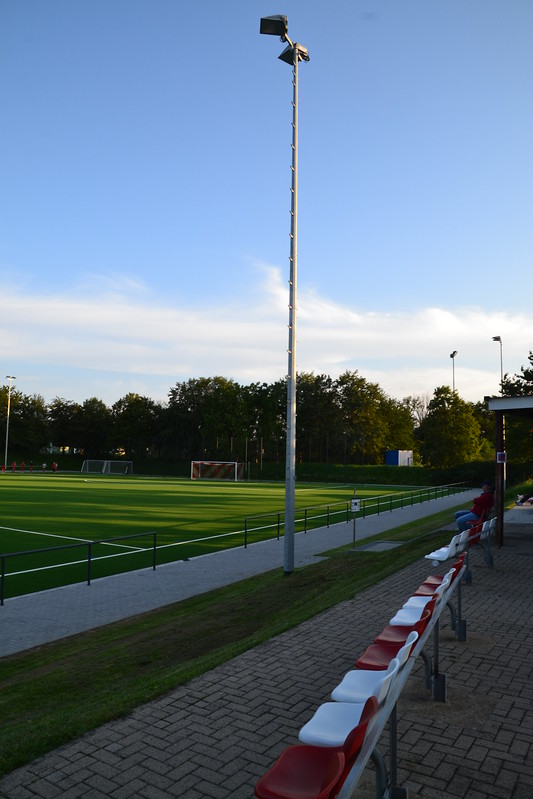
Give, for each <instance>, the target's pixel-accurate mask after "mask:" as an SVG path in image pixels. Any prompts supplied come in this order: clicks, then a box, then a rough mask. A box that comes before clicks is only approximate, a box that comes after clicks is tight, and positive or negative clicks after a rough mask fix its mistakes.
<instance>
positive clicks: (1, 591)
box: [0, 555, 6, 605]
mask: <svg viewBox="0 0 533 799" xmlns="http://www.w3.org/2000/svg"><path fill="white" fill-rule="evenodd" d="M5 582H6V556H5V555H2V584H1V585H0V605H3V604H4V588H5Z"/></svg>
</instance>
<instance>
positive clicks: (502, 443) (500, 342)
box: [492, 336, 507, 491]
mask: <svg viewBox="0 0 533 799" xmlns="http://www.w3.org/2000/svg"><path fill="white" fill-rule="evenodd" d="M492 340H493V341H497V342H498V343H499V345H500V394H501V395H502V397H503V341H502V337H501V336H493V337H492ZM501 445H502V449H501V451H502V452H505V414H502V440H501ZM502 473H503V490H504V491H505V489H506V488H507V464H506V463H505V461H504V463H503V470H502Z"/></svg>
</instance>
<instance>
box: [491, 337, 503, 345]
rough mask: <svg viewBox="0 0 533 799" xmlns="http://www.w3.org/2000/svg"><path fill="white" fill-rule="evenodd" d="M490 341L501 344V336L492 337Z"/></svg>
mask: <svg viewBox="0 0 533 799" xmlns="http://www.w3.org/2000/svg"><path fill="white" fill-rule="evenodd" d="M492 340H493V341H499V342H500V344H501V341H502V337H501V336H493V337H492Z"/></svg>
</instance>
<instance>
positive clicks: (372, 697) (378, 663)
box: [255, 554, 465, 799]
mask: <svg viewBox="0 0 533 799" xmlns="http://www.w3.org/2000/svg"><path fill="white" fill-rule="evenodd" d="M464 557H465V555H464V554H462V555H461V556H460V558H459V559H458V560H457V561H456V563H454V564H453V566H452V568H451V569H450V570H449V571H448V573H447V574H446V575H444V576H440V575H433V576H429V577H428V578H426V580H425V581H424V582H423V583H422V584H421V585H420V586H419V588H418V589H417V590H416V592H415V593H414V594H413V595H412V596H411V597H410V598H409V599H408V600H407V602H405V603H404V605H403V606H402V608H400V610H398V612H397V613H396V614H395V615H394V616H393V617H392V618H391V620H390V622H389V624H388V625H387V626H386V627H385V628H384V629H383V630H382V632H381V633H380V634H379V635H378V636H377V637H376V638H375V639H374V642H373V643H372V644H371V645H370V646H368V647H367V649H366V650H365V651H364V652H363V654H362V655H361V656H360V657H359V658H358V659H357V661H356V662H355V668H354V669H352V670H350V671H348V672H347V674H346V675H345V676H344V677H343V679H342V681H341V682H340V683H339V685H338V686H337V687H336V688H335V689H334V690H333V692H332V694H331V698H332V700H333V701H332V702H326V703H324V704H322V705H320V707H319V708H318V709H317V710H316V712H315V714H314V715H313V717H312V718H311V719H310V721H308V722H307V724H305V725H304V726H303V727H302V729H301V730H300V733H299V738H300V741H301V742H302V743H301V744H300V745H296V746H290V747H288V748H287V749H285V750H284V752H282V754H281V756H280V757H279V758H278V760H277V761H276V762H275V763H274V765H273V766H272V767H271V768H270V770H269V771H268V772H267V773H266V774H265V775H264V776H263V777H262V778H261V779H260V780H259V782H258V783H257V784H256V786H255V795H256V797H258V799H333V797H335V796H337V795H338V793H339V791H340V790H341V788H342V786H343V784H344V782H345V780H346V778H347V777H348V775H349V774H350V771H351V770H352V768H353V766H354V764H355V762H356V760H357V758H358V755H359V754H360V752H361V749H362V747H363V743H364V741H365V736H367V735H368V733H369V731H370V730H372V729H373V728H374V727H377V728H378V729H377V730H376V731H377V732H380V731H381V729H382V728H383V726H384V725H385V723H386V721H387V718H388V716H389V715H390V713H391V707H389V706H387V707H385V704H386V700H387V697H388V696H389V694H390V693H391V689H392V687H393V686H394V684H395V681H398V680H399V677H400V675H401V674H402V672H403V671H404V670H405V669H406V667H407V665H408V663H409V659H410V657H411V655H412V653H413V649H414V648H415V646H416V644H417V641H419V639H420V637H421V636H422V635H423V634H424V632H425V631H426V630H427V631H428V632H429V629H430V624H431V622H432V619H433V618H435V619H438V616H439V615H440V611H441V610H442V607H443V606H444V605H445V603H446V601H447V597H448V595H449V592H450V591H451V589H452V586H453V583H454V581H455V579H456V578H457V576H458V575H459V574H460V572H461V569H462V567H463V562H464ZM391 696H392V694H391ZM394 704H395V703H394ZM388 705H390V702H389V703H388ZM380 711H382V712H381V713H380ZM377 737H379V735H378V736H377Z"/></svg>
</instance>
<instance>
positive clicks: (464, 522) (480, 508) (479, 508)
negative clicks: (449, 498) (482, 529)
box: [455, 480, 494, 533]
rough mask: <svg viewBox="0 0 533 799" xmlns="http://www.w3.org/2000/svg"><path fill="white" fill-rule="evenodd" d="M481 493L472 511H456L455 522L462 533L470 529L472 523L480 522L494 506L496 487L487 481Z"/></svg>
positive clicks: (483, 484)
mask: <svg viewBox="0 0 533 799" xmlns="http://www.w3.org/2000/svg"><path fill="white" fill-rule="evenodd" d="M481 491H482V493H481V494H480V495H479V497H475V498H474V501H473V503H472V507H471V508H470V510H458V511H456V513H455V521H456V523H457V527H458V528H459V532H460V533H462V532H463V531H464V530H466V529H467V528H468V527H470V526H471V523H472V522H473V523H474V524H475V523H476V522H479V521H480V520H481V518H482V517H484V516H486V514H487V513H488V512H489V511H490V510H491V508H492V506H493V505H494V487H493V485H492V483H491V482H490V480H485V481H484V482H483V483H482V484H481Z"/></svg>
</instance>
